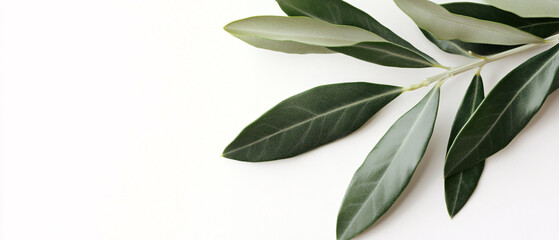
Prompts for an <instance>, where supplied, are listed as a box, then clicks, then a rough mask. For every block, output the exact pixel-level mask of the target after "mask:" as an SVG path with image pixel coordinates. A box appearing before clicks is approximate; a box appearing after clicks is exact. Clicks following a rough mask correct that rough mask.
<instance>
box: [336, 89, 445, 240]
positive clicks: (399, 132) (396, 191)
mask: <svg viewBox="0 0 559 240" xmlns="http://www.w3.org/2000/svg"><path fill="white" fill-rule="evenodd" d="M439 95H440V89H439V87H438V86H437V87H435V88H433V90H431V92H429V94H427V96H425V97H424V98H423V100H421V101H420V102H419V103H418V104H417V105H415V106H414V107H413V108H412V109H411V110H410V111H408V112H407V113H406V114H404V115H403V116H402V117H401V118H400V119H398V121H396V122H395V123H394V125H392V127H391V128H390V129H389V130H388V132H386V134H385V135H384V136H383V137H382V139H381V140H380V141H379V142H378V143H377V145H376V146H375V147H374V148H373V150H372V151H371V153H369V155H368V156H367V158H366V159H365V162H364V163H363V165H361V167H359V169H357V171H356V172H355V175H354V176H353V179H352V180H351V183H350V184H349V187H348V189H347V192H346V195H345V197H344V201H343V203H342V207H341V208H340V213H339V215H338V225H337V231H336V233H337V236H338V239H351V238H353V237H355V236H356V235H357V234H359V233H361V232H362V231H364V230H365V229H366V228H368V227H369V226H371V225H372V224H373V223H374V222H375V221H376V220H377V219H378V218H379V217H380V216H382V215H383V214H384V213H385V212H386V211H387V210H388V208H390V206H392V204H393V203H394V201H396V198H398V196H400V194H401V193H402V191H404V188H405V187H406V186H407V185H408V183H409V181H410V179H411V177H412V175H413V173H414V172H415V169H416V167H417V165H418V164H419V161H420V160H421V158H422V157H423V154H424V153H425V149H426V148H427V144H428V143H429V139H430V138H431V134H432V133H433V127H434V124H435V119H436V117H437V109H438V106H439Z"/></svg>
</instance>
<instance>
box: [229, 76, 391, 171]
mask: <svg viewBox="0 0 559 240" xmlns="http://www.w3.org/2000/svg"><path fill="white" fill-rule="evenodd" d="M401 93H402V88H401V87H395V86H389V85H380V84H372V83H342V84H332V85H325V86H320V87H316V88H313V89H310V90H308V91H305V92H302V93H300V94H297V95H295V96H293V97H290V98H288V99H286V100H284V101H282V102H281V103H279V104H278V105H276V106H275V107H273V108H272V109H270V110H269V111H268V112H266V113H265V114H264V115H262V116H261V117H260V118H258V119H257V120H256V121H254V122H253V123H251V124H250V125H249V126H247V127H246V128H245V129H244V130H243V131H242V132H241V133H240V134H239V136H237V138H235V140H234V141H233V142H232V143H231V144H229V146H227V148H226V149H225V150H224V152H223V156H224V157H227V158H231V159H236V160H242V161H249V162H259V161H269V160H276V159H282V158H288V157H293V156H296V155H298V154H301V153H304V152H306V151H309V150H311V149H314V148H316V147H318V146H321V145H323V144H326V143H329V142H332V141H334V140H336V139H339V138H341V137H344V136H347V135H348V134H350V133H352V132H353V131H355V130H357V129H358V128H359V127H361V126H362V125H363V124H364V123H365V122H367V120H369V119H370V118H371V117H372V116H373V115H374V114H375V113H376V112H378V111H379V110H380V109H381V108H382V107H384V106H385V105H386V104H388V103H389V102H390V101H392V100H393V99H394V98H396V97H397V96H398V95H400V94H401Z"/></svg>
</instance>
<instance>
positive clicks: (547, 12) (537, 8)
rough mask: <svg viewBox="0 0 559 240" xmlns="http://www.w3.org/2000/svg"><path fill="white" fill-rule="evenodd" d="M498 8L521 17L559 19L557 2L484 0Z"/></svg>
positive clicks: (554, 0)
mask: <svg viewBox="0 0 559 240" xmlns="http://www.w3.org/2000/svg"><path fill="white" fill-rule="evenodd" d="M484 1H485V2H487V3H489V4H491V5H494V6H496V7H498V8H501V9H505V10H507V11H511V12H514V13H516V14H518V15H520V16H523V17H559V1H557V0H530V1H526V0H484Z"/></svg>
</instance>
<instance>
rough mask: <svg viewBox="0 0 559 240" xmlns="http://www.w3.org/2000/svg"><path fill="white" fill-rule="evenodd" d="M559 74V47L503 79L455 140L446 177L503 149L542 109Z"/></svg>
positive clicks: (449, 154)
mask: <svg viewBox="0 0 559 240" xmlns="http://www.w3.org/2000/svg"><path fill="white" fill-rule="evenodd" d="M558 73H559V45H557V46H555V47H553V48H551V49H549V50H547V51H545V52H543V53H541V54H538V55H537V56H535V57H533V58H531V59H529V60H528V61H526V62H524V63H523V64H521V65H520V66H519V67H517V68H516V69H514V70H513V71H512V72H510V73H509V74H508V75H507V76H505V77H504V78H503V79H502V80H501V81H500V82H499V83H498V84H497V85H496V86H495V87H494V88H493V90H492V91H491V92H490V93H489V94H488V95H487V97H486V98H485V99H484V100H483V102H482V103H481V105H480V106H479V107H478V109H477V110H476V112H475V113H474V115H473V116H472V117H471V118H470V120H468V122H467V123H466V124H465V125H464V128H462V130H461V131H460V132H459V133H458V135H457V136H456V139H455V140H454V142H453V144H452V146H451V147H450V150H449V151H448V154H447V161H446V165H445V177H450V176H452V175H454V174H457V173H459V172H462V171H464V170H467V169H469V168H472V167H473V166H475V165H476V164H478V163H479V162H480V161H482V159H485V158H487V157H489V156H491V155H493V154H495V153H496V152H498V151H500V150H501V149H503V148H504V147H506V146H507V145H508V144H509V143H510V142H511V141H512V139H513V138H514V137H515V136H516V135H517V134H518V133H520V131H521V130H522V129H523V128H524V127H526V125H527V124H528V122H529V121H530V119H532V117H533V116H534V115H535V114H536V113H537V112H538V110H539V109H540V108H541V106H542V104H543V102H544V101H545V99H546V98H547V96H548V94H549V92H550V90H551V89H552V86H553V84H554V79H555V78H556V76H557V74H558Z"/></svg>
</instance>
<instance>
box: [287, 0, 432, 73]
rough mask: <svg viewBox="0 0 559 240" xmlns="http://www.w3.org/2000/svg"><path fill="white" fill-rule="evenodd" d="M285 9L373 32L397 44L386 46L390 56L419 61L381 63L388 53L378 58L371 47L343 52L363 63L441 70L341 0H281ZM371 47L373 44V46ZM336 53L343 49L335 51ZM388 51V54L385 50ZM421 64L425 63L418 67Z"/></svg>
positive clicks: (428, 58) (289, 13) (375, 21)
mask: <svg viewBox="0 0 559 240" xmlns="http://www.w3.org/2000/svg"><path fill="white" fill-rule="evenodd" d="M277 2H278V4H279V6H280V7H281V9H282V10H283V11H284V12H285V13H286V14H287V15H289V16H308V17H312V18H316V19H320V20H322V21H326V22H329V23H332V24H340V25H349V26H355V27H359V28H362V29H365V30H368V31H370V32H373V33H375V34H377V35H379V36H380V37H382V38H383V39H386V40H387V41H389V42H391V43H393V44H394V45H395V46H394V45H392V46H390V45H389V44H383V45H384V46H386V47H388V48H389V50H390V51H389V52H388V54H390V53H392V52H394V53H395V54H394V55H395V56H396V57H397V56H398V55H402V53H403V55H405V56H413V57H414V58H416V59H415V61H413V62H414V63H413V64H411V65H396V64H393V63H391V64H386V63H383V62H378V61H376V59H382V57H384V56H386V55H387V53H384V54H382V55H381V56H378V57H377V56H375V54H378V53H379V52H378V51H368V49H367V48H363V47H360V46H356V47H355V48H356V49H343V53H344V54H347V55H349V56H353V57H357V58H359V59H361V60H365V61H368V62H372V63H376V64H380V65H386V66H395V67H433V66H435V67H440V65H439V64H438V63H437V61H435V60H434V59H433V58H431V57H430V56H429V55H427V54H425V53H423V52H421V51H419V50H418V49H416V48H415V47H414V46H413V45H411V44H410V43H409V42H407V41H406V40H404V39H402V38H401V37H399V36H398V35H396V34H395V33H394V32H392V31H390V29H388V28H386V27H385V26H383V25H382V24H380V23H379V22H378V21H377V20H375V19H374V18H372V17H371V16H370V15H368V14H367V13H365V12H363V11H361V10H360V9H358V8H356V7H354V6H352V5H350V4H348V3H346V2H344V1H341V0H277ZM369 45H370V44H369ZM378 48H379V47H375V48H374V49H378ZM334 50H336V51H338V50H340V51H341V50H342V49H334ZM385 52H386V51H385ZM355 53H359V55H358V56H355V55H356V54H355ZM363 55H369V56H368V57H361V56H363ZM403 60H404V62H408V61H407V60H406V59H403ZM417 62H420V63H421V64H420V65H418V64H417Z"/></svg>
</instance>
